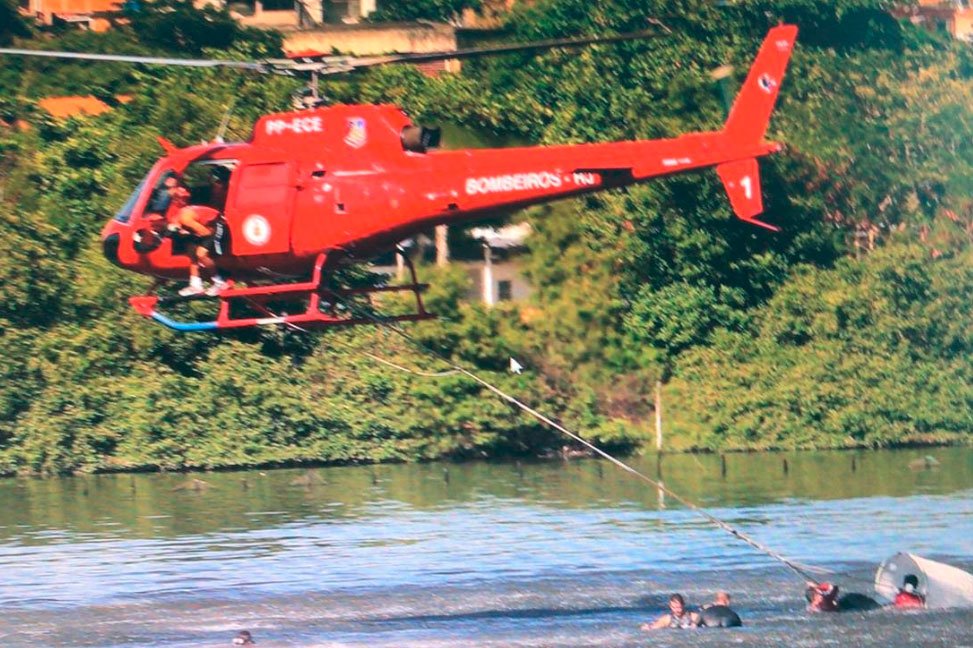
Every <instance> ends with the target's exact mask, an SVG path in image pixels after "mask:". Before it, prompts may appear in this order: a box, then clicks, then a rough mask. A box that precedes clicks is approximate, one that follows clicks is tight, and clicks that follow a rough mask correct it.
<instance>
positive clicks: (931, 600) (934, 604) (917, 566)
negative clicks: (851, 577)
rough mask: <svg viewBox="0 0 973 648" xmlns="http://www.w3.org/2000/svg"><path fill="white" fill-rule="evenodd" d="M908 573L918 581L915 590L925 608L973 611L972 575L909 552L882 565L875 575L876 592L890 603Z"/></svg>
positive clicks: (899, 554) (893, 557)
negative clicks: (966, 609) (922, 600)
mask: <svg viewBox="0 0 973 648" xmlns="http://www.w3.org/2000/svg"><path fill="white" fill-rule="evenodd" d="M909 574H913V575H915V576H916V578H917V579H918V580H919V587H918V588H917V590H916V591H917V592H918V593H919V594H920V595H922V596H923V597H924V598H925V600H926V607H927V608H950V607H966V608H973V574H970V573H969V572H965V571H963V570H962V569H959V568H957V567H953V566H951V565H946V564H944V563H941V562H936V561H935V560H929V559H928V558H923V557H921V556H916V555H915V554H910V553H897V554H895V555H894V556H892V557H891V558H888V559H887V560H886V561H885V562H883V563H882V564H881V566H880V567H879V568H878V571H877V572H875V591H876V592H877V593H878V595H879V596H881V597H883V598H886V599H888V600H889V601H892V600H894V599H895V595H896V594H897V593H898V592H899V588H900V587H902V581H903V579H904V578H905V577H906V576H907V575H909Z"/></svg>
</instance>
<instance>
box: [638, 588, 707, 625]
mask: <svg viewBox="0 0 973 648" xmlns="http://www.w3.org/2000/svg"><path fill="white" fill-rule="evenodd" d="M698 625H699V615H698V614H696V613H695V612H689V611H687V610H686V600H685V599H684V598H683V597H682V594H673V595H672V596H670V597H669V614H663V615H662V616H661V617H659V618H658V619H656V620H655V621H654V622H653V623H644V624H642V629H643V630H660V629H662V628H695V627H696V626H698Z"/></svg>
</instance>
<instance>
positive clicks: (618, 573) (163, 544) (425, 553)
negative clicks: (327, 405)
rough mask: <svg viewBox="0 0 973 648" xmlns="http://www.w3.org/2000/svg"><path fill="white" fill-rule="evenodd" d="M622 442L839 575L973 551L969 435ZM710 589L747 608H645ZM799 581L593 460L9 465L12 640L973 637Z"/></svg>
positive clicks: (0, 636)
mask: <svg viewBox="0 0 973 648" xmlns="http://www.w3.org/2000/svg"><path fill="white" fill-rule="evenodd" d="M926 455H930V456H931V457H933V459H934V460H933V461H929V462H923V461H922V458H923V457H925V456H926ZM631 462H632V463H633V465H635V467H637V468H638V469H639V470H641V471H643V472H645V473H646V474H648V475H649V476H651V477H653V478H655V477H656V475H657V474H659V473H660V472H661V475H662V478H663V479H664V480H665V483H666V485H667V486H669V487H670V488H672V489H673V490H675V491H676V492H678V493H680V494H682V495H683V496H685V497H687V498H689V499H691V500H694V501H696V502H698V503H699V504H700V505H702V506H705V507H706V508H707V509H708V510H709V511H710V512H711V513H713V514H714V515H716V516H718V517H720V518H722V519H724V520H726V521H727V522H728V523H730V524H731V525H733V526H734V527H736V528H739V529H740V530H742V531H743V532H745V533H747V534H749V535H751V536H753V537H754V538H755V539H757V540H758V541H760V542H762V543H763V544H765V545H768V546H770V547H772V548H773V549H775V550H777V551H779V552H780V553H782V554H784V555H786V556H788V557H789V558H791V559H793V560H795V561H798V562H800V563H802V564H806V565H809V566H814V567H817V568H822V569H826V570H829V571H828V573H827V574H825V575H822V577H821V578H822V579H829V580H833V581H835V582H837V583H839V585H841V586H842V588H843V590H845V591H859V592H865V593H871V579H872V577H873V575H874V570H875V568H876V566H877V564H878V562H880V561H881V560H882V559H883V558H885V557H887V556H889V555H891V554H893V553H895V552H896V551H900V550H901V551H911V552H913V553H918V554H920V555H924V556H927V557H931V558H935V559H939V560H943V561H946V562H949V563H951V564H954V565H957V566H959V567H962V568H964V569H968V570H969V569H971V568H973V504H971V501H973V500H971V496H973V450H971V449H965V448H949V449H931V450H930V449H925V450H900V451H883V452H855V453H851V452H829V453H800V454H751V455H727V456H726V458H725V462H723V461H721V458H720V457H717V456H692V455H685V456H668V457H666V458H665V459H664V461H663V463H662V465H661V468H660V467H659V466H658V465H657V462H656V459H655V457H644V458H635V459H632V460H631ZM927 463H928V465H927ZM718 589H725V590H728V591H729V592H730V593H731V594H732V595H733V605H734V607H735V608H736V609H737V610H738V611H739V612H740V614H741V616H742V617H743V618H744V623H745V626H744V627H743V628H741V629H734V630H712V629H701V630H696V631H681V632H680V631H659V632H655V633H652V634H648V633H644V632H641V631H640V630H639V625H640V624H641V623H643V622H645V621H647V620H651V619H653V618H654V617H656V616H658V615H659V614H661V613H662V612H663V611H664V608H665V601H666V599H667V597H668V595H669V594H670V593H671V592H673V591H680V592H683V593H684V594H685V595H686V597H687V599H688V600H689V602H690V603H691V604H695V603H703V602H706V601H707V600H709V599H710V598H711V597H712V596H713V593H714V592H715V591H716V590H718ZM802 589H803V587H802V582H801V580H800V579H799V578H798V577H797V576H796V575H795V574H794V573H793V572H791V571H789V570H788V569H786V568H785V567H783V566H782V565H781V564H780V563H778V562H776V561H774V560H772V559H771V558H769V557H767V556H766V555H764V554H762V553H759V552H756V551H755V550H753V549H751V548H750V547H749V546H747V545H746V544H744V543H743V542H741V541H739V540H737V539H735V538H733V537H732V536H730V535H729V534H727V533H726V532H725V531H722V530H720V529H718V528H715V527H714V526H712V525H711V524H709V523H708V522H707V521H706V520H704V519H703V518H702V517H700V516H699V515H698V514H696V513H694V512H692V511H690V510H687V509H686V508H685V507H682V506H680V505H679V504H678V503H676V502H672V501H667V500H666V499H665V498H663V497H661V496H660V494H659V493H658V492H657V491H656V490H655V489H654V488H652V487H651V486H647V485H645V484H644V483H642V482H640V481H638V480H636V479H633V478H632V477H631V476H630V475H627V474H625V473H623V472H621V471H620V470H618V469H617V468H615V467H614V466H612V465H611V464H608V463H605V462H603V461H596V460H575V461H569V462H560V461H558V462H550V463H525V464H507V463H505V464H491V463H469V464H427V465H418V466H417V465H407V466H378V467H342V468H321V469H314V470H273V471H271V470H268V471H259V472H258V471H248V472H224V473H203V474H195V475H182V474H162V475H159V474H152V475H102V476H93V477H77V478H66V479H54V480H33V479H16V480H15V479H10V480H0V643H2V645H3V646H5V647H7V646H228V645H231V641H232V639H233V637H234V635H235V634H236V632H237V631H238V630H240V629H244V628H246V629H248V630H250V631H251V632H252V633H253V635H254V637H255V638H256V640H257V642H258V645H260V646H388V647H393V646H396V647H398V646H403V647H405V646H642V645H663V646H670V645H671V646H689V645H692V646H699V645H703V646H722V645H734V644H742V645H748V646H750V645H757V646H779V645H782V644H785V643H786V644H789V645H791V646H823V645H848V644H849V643H855V644H861V645H882V646H886V645H892V646H914V645H923V646H944V647H945V646H950V647H952V646H973V611H971V610H949V611H931V610H930V611H916V612H907V613H902V612H895V611H890V610H882V611H878V612H872V613H869V614H851V613H848V614H839V615H824V616H821V615H816V616H814V615H808V614H807V613H805V612H804V609H803V599H802Z"/></svg>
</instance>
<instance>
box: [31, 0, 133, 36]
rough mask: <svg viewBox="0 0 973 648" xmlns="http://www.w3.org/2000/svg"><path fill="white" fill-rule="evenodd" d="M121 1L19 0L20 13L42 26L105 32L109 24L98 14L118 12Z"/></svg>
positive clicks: (109, 26)
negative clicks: (68, 26) (75, 26)
mask: <svg viewBox="0 0 973 648" xmlns="http://www.w3.org/2000/svg"><path fill="white" fill-rule="evenodd" d="M121 6H122V2H121V0H20V12H21V13H22V14H24V15H26V16H30V17H32V18H34V19H35V20H37V22H38V23H40V24H42V25H54V24H58V23H67V24H72V25H77V26H78V27H79V28H81V29H90V30H92V31H105V30H107V29H110V28H111V23H110V22H109V21H108V20H106V19H105V18H103V17H101V16H98V14H105V13H112V12H116V11H120V10H121Z"/></svg>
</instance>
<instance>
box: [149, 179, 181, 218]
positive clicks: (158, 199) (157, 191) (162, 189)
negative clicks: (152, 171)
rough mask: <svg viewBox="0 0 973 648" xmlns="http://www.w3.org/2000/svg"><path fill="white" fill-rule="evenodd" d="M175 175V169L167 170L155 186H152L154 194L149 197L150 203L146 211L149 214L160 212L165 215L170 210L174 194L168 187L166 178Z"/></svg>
mask: <svg viewBox="0 0 973 648" xmlns="http://www.w3.org/2000/svg"><path fill="white" fill-rule="evenodd" d="M175 175H176V173H175V171H166V172H165V173H163V174H162V175H161V176H159V179H158V180H157V181H156V183H155V187H153V188H152V196H151V197H150V198H149V204H148V205H146V207H145V213H146V214H147V215H149V214H159V215H162V216H165V214H166V212H167V211H169V203H171V202H172V196H171V195H170V194H169V191H168V189H167V188H166V180H168V179H169V178H171V177H173V176H175Z"/></svg>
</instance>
